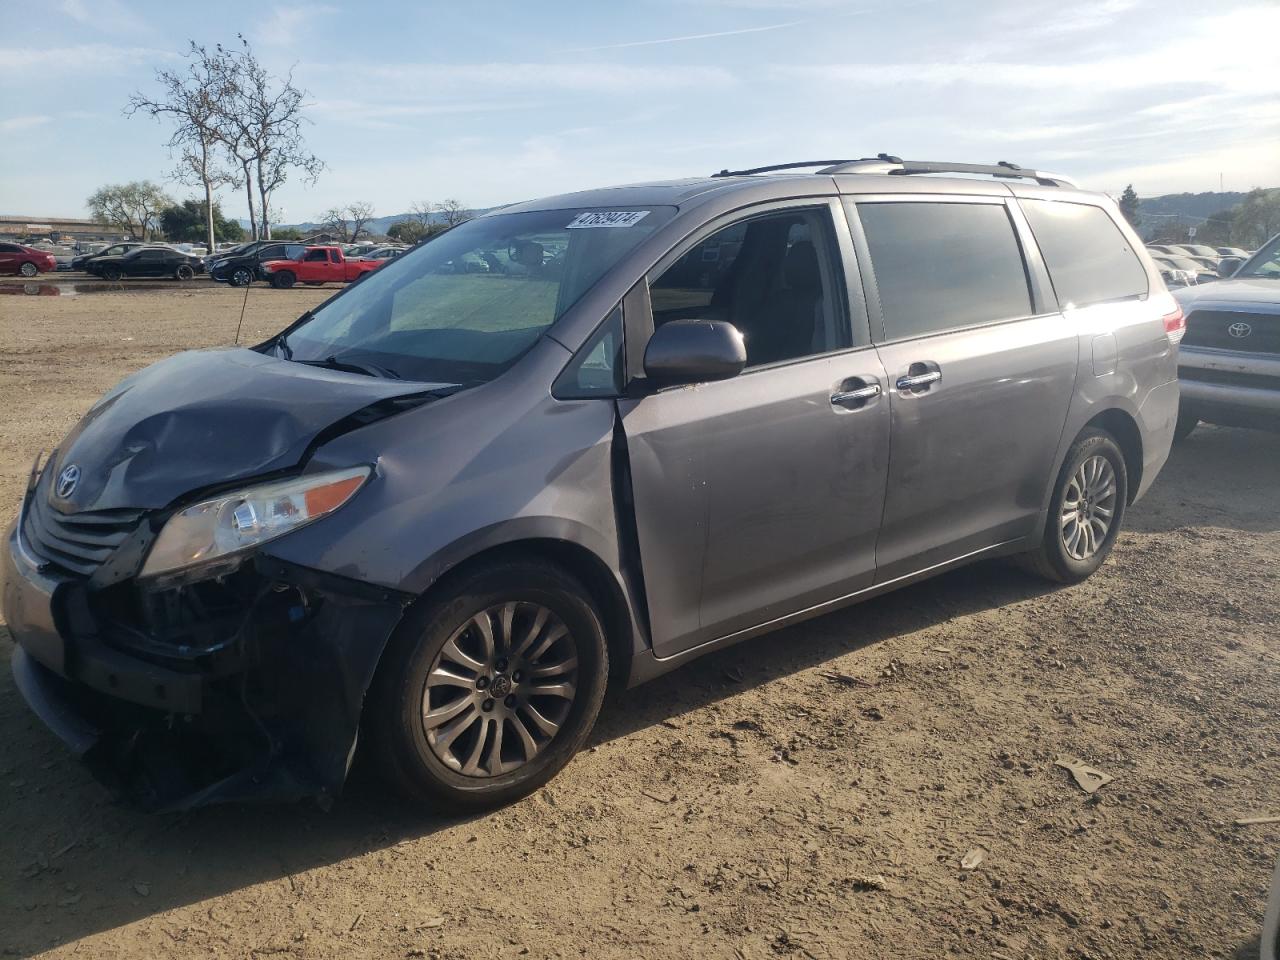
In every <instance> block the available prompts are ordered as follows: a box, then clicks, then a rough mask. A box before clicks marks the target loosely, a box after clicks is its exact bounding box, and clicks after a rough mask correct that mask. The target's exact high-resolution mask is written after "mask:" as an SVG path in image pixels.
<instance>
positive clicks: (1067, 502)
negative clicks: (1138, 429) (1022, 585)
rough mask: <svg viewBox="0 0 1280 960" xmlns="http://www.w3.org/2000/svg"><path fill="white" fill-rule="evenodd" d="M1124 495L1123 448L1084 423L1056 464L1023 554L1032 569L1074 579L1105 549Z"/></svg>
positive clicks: (1095, 566) (1118, 518) (1093, 565)
mask: <svg viewBox="0 0 1280 960" xmlns="http://www.w3.org/2000/svg"><path fill="white" fill-rule="evenodd" d="M1128 496H1129V475H1128V472H1127V471H1126V469H1125V463H1124V454H1123V453H1122V452H1121V451H1120V447H1119V446H1118V445H1117V444H1116V442H1115V440H1114V439H1113V438H1112V436H1111V435H1110V434H1109V433H1106V432H1104V431H1102V430H1094V429H1089V430H1086V431H1085V432H1084V433H1082V434H1081V435H1080V437H1079V438H1078V439H1077V440H1076V442H1075V443H1074V444H1072V446H1071V449H1070V450H1069V451H1068V452H1067V458H1066V460H1065V462H1064V463H1063V464H1062V470H1061V471H1060V472H1059V473H1058V482H1057V483H1056V484H1055V486H1054V488H1053V498H1052V499H1051V500H1050V503H1049V519H1048V522H1047V523H1046V525H1045V531H1044V539H1043V540H1042V542H1041V544H1040V546H1039V547H1038V548H1037V549H1036V550H1033V551H1031V552H1030V553H1028V554H1026V555H1025V556H1024V558H1023V559H1024V560H1025V561H1026V564H1027V566H1028V567H1030V568H1031V569H1032V570H1033V571H1034V572H1036V573H1038V574H1040V575H1041V576H1043V577H1046V578H1048V579H1050V580H1055V581H1057V582H1058V583H1079V582H1080V581H1081V580H1083V579H1085V578H1086V577H1088V576H1089V575H1090V574H1091V573H1093V572H1094V571H1095V570H1097V569H1098V568H1099V567H1100V566H1102V564H1103V562H1104V561H1105V560H1106V559H1107V555H1108V554H1110V553H1111V547H1112V545H1113V544H1114V543H1115V539H1116V535H1117V534H1118V533H1119V532H1120V523H1121V521H1122V520H1123V519H1124V511H1125V505H1126V503H1127V502H1128Z"/></svg>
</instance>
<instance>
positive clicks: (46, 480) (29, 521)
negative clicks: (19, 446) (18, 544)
mask: <svg viewBox="0 0 1280 960" xmlns="http://www.w3.org/2000/svg"><path fill="white" fill-rule="evenodd" d="M53 473H54V471H53V470H52V469H51V468H46V469H45V471H44V475H43V476H42V477H41V478H40V482H39V483H37V484H36V488H35V490H33V491H32V493H31V498H30V501H29V502H28V504H27V517H26V522H25V523H24V524H23V527H22V536H23V539H24V540H25V541H26V545H27V547H28V548H29V549H30V550H31V552H32V553H34V554H36V555H37V556H38V557H39V558H40V559H42V560H47V561H48V562H49V563H51V564H53V565H54V566H56V567H60V568H62V569H63V570H65V571H67V572H69V573H73V574H76V575H77V576H81V577H89V576H92V575H93V572H94V571H95V570H97V569H98V567H100V566H101V565H102V564H103V562H105V561H106V559H107V557H109V556H111V554H112V553H113V552H114V551H115V549H116V548H117V547H119V546H120V544H122V543H124V541H125V539H126V538H127V537H128V536H129V534H130V533H132V532H133V531H134V528H136V527H137V525H138V521H139V520H140V519H141V518H142V511H141V510H86V511H83V512H80V513H60V512H59V511H58V510H56V509H54V508H53V506H51V505H50V503H49V484H50V483H51V482H52V475H53Z"/></svg>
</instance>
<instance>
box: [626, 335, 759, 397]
mask: <svg viewBox="0 0 1280 960" xmlns="http://www.w3.org/2000/svg"><path fill="white" fill-rule="evenodd" d="M746 365H747V347H746V344H744V343H743V341H742V334H741V333H739V332H738V328H737V327H735V326H734V325H733V324H731V323H723V322H721V321H719V320H672V321H670V322H668V323H664V324H663V325H662V326H660V327H658V329H657V330H655V331H654V332H653V336H652V337H650V338H649V345H648V346H647V347H645V351H644V372H645V374H646V375H647V376H648V377H649V379H651V380H653V381H654V382H655V383H657V384H659V385H661V386H675V385H677V384H683V383H706V382H707V381H710V380H728V379H730V378H731V377H736V376H737V375H738V374H739V373H741V372H742V368H743V367H745V366H746Z"/></svg>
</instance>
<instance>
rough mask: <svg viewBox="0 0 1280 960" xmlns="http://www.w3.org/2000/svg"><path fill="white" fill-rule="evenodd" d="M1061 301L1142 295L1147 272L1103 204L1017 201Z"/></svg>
mask: <svg viewBox="0 0 1280 960" xmlns="http://www.w3.org/2000/svg"><path fill="white" fill-rule="evenodd" d="M1018 202H1019V203H1020V204H1021V205H1022V210H1023V212H1024V213H1025V214H1026V215H1027V222H1028V223H1030V224H1031V232H1032V233H1034V234H1035V237H1036V243H1037V244H1038V245H1039V247H1040V253H1041V254H1042V255H1043V256H1044V262H1045V266H1047V267H1048V268H1049V276H1050V278H1051V279H1052V280H1053V290H1054V292H1055V293H1056V294H1057V295H1058V303H1059V305H1061V306H1063V307H1065V306H1068V305H1071V306H1076V307H1083V306H1087V305H1088V304H1091V303H1101V302H1103V301H1106V300H1124V299H1127V298H1130V297H1142V296H1146V294H1147V289H1148V284H1147V271H1146V270H1145V269H1143V266H1142V263H1141V261H1139V260H1138V256H1137V254H1135V253H1134V252H1133V248H1132V247H1131V246H1130V245H1129V241H1128V240H1126V239H1125V236H1124V234H1123V233H1121V232H1120V228H1119V227H1117V226H1116V225H1115V222H1114V221H1113V220H1112V219H1111V217H1110V216H1108V215H1107V211H1105V210H1104V209H1102V207H1095V206H1092V205H1090V204H1085V203H1067V202H1064V201H1061V200H1020V201H1018Z"/></svg>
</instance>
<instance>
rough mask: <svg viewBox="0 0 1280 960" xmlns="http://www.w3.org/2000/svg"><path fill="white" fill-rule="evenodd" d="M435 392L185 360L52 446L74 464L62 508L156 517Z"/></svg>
mask: <svg viewBox="0 0 1280 960" xmlns="http://www.w3.org/2000/svg"><path fill="white" fill-rule="evenodd" d="M440 386H442V385H438V384H422V383H406V382H402V381H398V380H380V379H376V378H374V377H366V376H362V375H360V374H353V373H344V372H340V371H335V370H327V369H324V368H320V367H313V366H308V365H306V364H301V363H289V362H287V361H284V360H279V359H275V358H272V357H268V356H264V355H262V354H260V353H256V352H254V351H252V350H248V349H246V348H243V347H229V348H222V349H215V350H197V351H190V352H188V353H180V354H178V355H176V356H173V357H170V358H169V359H167V360H162V361H160V362H159V363H156V364H153V365H152V366H150V367H147V368H146V369H144V370H141V371H139V372H138V373H136V374H134V375H133V376H131V377H128V378H126V379H125V380H122V381H121V382H120V383H119V384H118V385H116V386H115V387H114V388H113V389H112V390H111V391H110V392H108V393H107V395H106V396H104V397H103V398H102V399H101V400H100V401H98V403H97V404H95V405H94V407H93V408H92V409H91V410H90V411H89V412H88V413H87V414H85V416H84V419H82V420H81V421H80V422H79V423H78V424H77V425H76V426H75V428H74V429H73V430H72V431H71V433H70V434H69V435H68V436H67V438H66V440H64V441H63V442H62V444H61V446H60V447H59V448H58V454H57V459H56V462H55V463H53V464H52V467H51V469H54V470H57V471H61V470H62V469H63V468H65V467H66V466H67V465H69V464H75V465H76V466H78V467H79V468H80V480H79V483H78V484H77V486H76V488H75V490H74V492H73V493H72V494H71V496H70V497H68V498H65V499H59V500H57V501H56V505H57V506H58V507H59V508H60V509H62V510H64V511H67V512H74V511H80V510H108V509H115V508H134V509H155V508H158V507H163V506H166V505H168V504H170V503H172V502H173V501H174V500H175V499H177V498H178V497H181V496H182V495H183V494H185V493H188V492H190V491H192V490H195V489H198V488H201V487H207V486H210V485H213V484H220V483H224V482H228V481H235V480H240V479H249V478H252V477H256V476H258V475H261V474H264V473H269V472H271V471H275V470H282V469H286V468H288V467H293V466H296V465H298V464H299V463H300V462H301V460H302V457H303V454H304V453H305V452H306V450H307V447H308V445H309V444H310V443H311V442H312V440H314V439H315V437H316V435H317V434H319V433H320V432H321V431H322V430H324V429H325V428H326V427H329V426H331V425H332V424H334V423H336V422H338V421H339V420H342V419H343V418H344V417H347V416H349V415H351V414H353V413H355V412H356V411H358V410H362V409H363V408H365V407H368V406H369V405H370V404H374V403H377V402H378V401H380V400H386V399H388V398H392V397H399V396H405V395H411V394H421V393H424V392H427V391H430V390H432V389H437V388H439V387H440Z"/></svg>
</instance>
